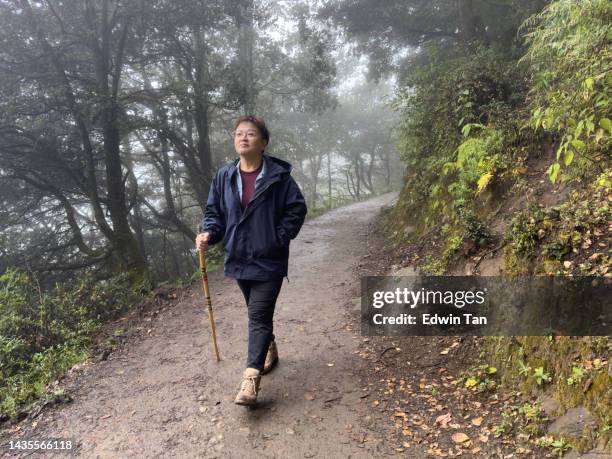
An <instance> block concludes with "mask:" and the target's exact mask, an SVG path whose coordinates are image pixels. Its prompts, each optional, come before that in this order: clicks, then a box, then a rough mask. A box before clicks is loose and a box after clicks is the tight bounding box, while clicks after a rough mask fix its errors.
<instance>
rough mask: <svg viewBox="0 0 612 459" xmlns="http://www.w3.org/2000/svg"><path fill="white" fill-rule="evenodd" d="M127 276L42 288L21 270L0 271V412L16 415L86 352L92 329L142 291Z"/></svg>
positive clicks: (124, 307) (132, 302) (87, 279)
mask: <svg viewBox="0 0 612 459" xmlns="http://www.w3.org/2000/svg"><path fill="white" fill-rule="evenodd" d="M131 279H132V277H131V276H130V273H122V274H120V275H117V276H114V277H112V278H110V279H106V280H101V281H100V280H99V281H95V280H94V279H93V278H92V277H89V276H86V277H84V278H82V279H80V280H77V281H76V282H71V283H66V284H63V285H56V287H55V288H53V289H51V290H50V291H47V292H44V291H42V290H41V289H40V287H39V285H38V283H37V282H36V280H35V279H32V278H31V277H30V276H28V275H27V274H26V273H24V272H21V271H17V270H15V269H9V270H7V271H6V272H5V273H4V274H2V275H1V276H0V400H2V402H0V417H3V416H4V417H6V416H9V417H11V416H15V415H16V414H17V412H18V411H19V410H20V409H22V408H23V407H25V406H27V405H28V404H30V403H32V402H34V401H35V400H36V399H37V398H38V397H40V396H41V395H43V394H44V393H45V390H46V387H47V384H48V383H49V382H50V381H52V380H53V379H55V378H57V377H58V376H59V375H61V374H62V373H63V372H64V371H66V370H67V369H69V368H70V367H72V366H73V365H74V364H76V363H78V362H80V361H82V360H83V359H85V358H86V357H87V355H88V351H87V346H88V344H89V341H90V337H91V334H92V332H93V331H95V330H96V329H97V328H98V327H99V326H100V324H102V323H103V322H105V321H107V320H110V319H112V318H114V317H117V316H118V315H119V314H121V313H123V312H125V311H126V310H127V309H128V308H129V307H130V306H131V305H133V304H134V303H135V302H137V301H138V300H140V299H141V298H142V295H143V292H144V291H146V288H145V287H146V285H144V284H143V285H140V284H138V283H134V282H133V281H132V280H131ZM143 282H146V281H143Z"/></svg>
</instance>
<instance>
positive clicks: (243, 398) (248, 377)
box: [234, 368, 261, 406]
mask: <svg viewBox="0 0 612 459" xmlns="http://www.w3.org/2000/svg"><path fill="white" fill-rule="evenodd" d="M259 381H261V376H260V375H259V370H257V369H255V368H247V369H246V370H244V373H243V374H242V382H241V383H240V391H239V392H238V395H236V400H234V403H235V404H236V405H247V406H251V405H255V403H256V402H257V393H258V392H259Z"/></svg>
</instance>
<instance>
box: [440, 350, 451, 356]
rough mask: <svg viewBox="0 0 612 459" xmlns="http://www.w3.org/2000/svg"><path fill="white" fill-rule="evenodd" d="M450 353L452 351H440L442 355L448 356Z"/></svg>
mask: <svg viewBox="0 0 612 459" xmlns="http://www.w3.org/2000/svg"><path fill="white" fill-rule="evenodd" d="M449 351H450V349H444V350H443V351H440V355H446V354H448V353H449Z"/></svg>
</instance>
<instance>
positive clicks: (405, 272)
mask: <svg viewBox="0 0 612 459" xmlns="http://www.w3.org/2000/svg"><path fill="white" fill-rule="evenodd" d="M391 275H392V276H416V275H417V272H416V270H415V269H414V266H405V267H403V268H399V269H397V270H396V271H395V272H393V273H391Z"/></svg>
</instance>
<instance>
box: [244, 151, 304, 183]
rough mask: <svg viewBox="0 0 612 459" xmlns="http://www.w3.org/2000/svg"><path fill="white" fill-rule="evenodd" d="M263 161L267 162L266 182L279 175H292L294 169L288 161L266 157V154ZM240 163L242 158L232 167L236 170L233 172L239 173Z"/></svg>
mask: <svg viewBox="0 0 612 459" xmlns="http://www.w3.org/2000/svg"><path fill="white" fill-rule="evenodd" d="M263 160H264V161H265V165H266V175H265V176H264V179H265V180H269V179H271V178H273V177H276V176H277V175H279V176H283V175H285V174H287V175H288V174H291V169H292V168H293V166H291V164H290V163H288V162H287V161H285V160H283V159H280V158H276V157H274V156H270V155H266V154H265V153H264V155H263ZM239 163H240V158H237V159H236V160H234V162H233V164H232V165H233V166H234V169H235V170H234V171H233V172H236V171H238V164H239Z"/></svg>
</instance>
